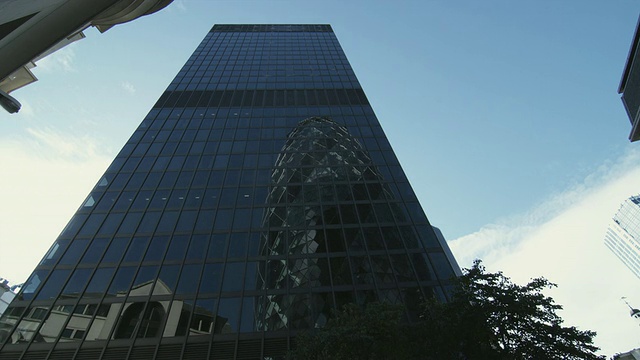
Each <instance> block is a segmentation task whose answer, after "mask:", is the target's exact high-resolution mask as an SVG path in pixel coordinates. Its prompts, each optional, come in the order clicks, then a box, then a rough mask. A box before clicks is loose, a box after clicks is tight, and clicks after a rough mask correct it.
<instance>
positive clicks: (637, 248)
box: [604, 195, 640, 278]
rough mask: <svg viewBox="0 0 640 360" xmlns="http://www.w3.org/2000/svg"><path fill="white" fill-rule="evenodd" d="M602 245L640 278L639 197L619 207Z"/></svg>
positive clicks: (629, 199) (632, 198) (631, 198)
mask: <svg viewBox="0 0 640 360" xmlns="http://www.w3.org/2000/svg"><path fill="white" fill-rule="evenodd" d="M604 244H605V245H606V246H607V247H608V248H609V250H611V251H612V252H613V253H614V254H615V255H616V256H617V257H618V259H620V261H622V262H623V263H624V264H625V265H626V266H627V267H628V268H629V270H631V272H633V273H634V275H635V276H637V277H638V278H640V195H638V196H632V197H630V198H628V199H626V200H625V201H624V202H623V203H622V205H620V209H618V212H617V213H616V214H615V216H614V217H613V221H612V222H611V225H610V226H609V229H607V234H606V235H605V238H604Z"/></svg>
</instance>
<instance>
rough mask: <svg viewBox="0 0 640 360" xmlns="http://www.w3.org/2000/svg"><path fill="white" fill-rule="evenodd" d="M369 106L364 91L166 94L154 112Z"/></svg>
mask: <svg viewBox="0 0 640 360" xmlns="http://www.w3.org/2000/svg"><path fill="white" fill-rule="evenodd" d="M336 105H338V106H339V105H369V101H368V100H367V97H366V96H365V94H364V91H362V89H281V90H204V91H201V90H194V91H165V92H164V93H163V94H162V96H160V99H158V101H157V102H156V104H155V105H154V106H153V107H154V108H160V107H163V108H171V107H173V108H181V107H274V106H336Z"/></svg>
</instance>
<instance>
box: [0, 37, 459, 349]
mask: <svg viewBox="0 0 640 360" xmlns="http://www.w3.org/2000/svg"><path fill="white" fill-rule="evenodd" d="M457 272H459V268H458V267H457V265H456V264H455V260H453V257H452V256H451V253H450V252H449V250H448V248H447V247H446V243H444V240H443V239H442V238H441V237H440V236H437V235H436V230H434V229H433V228H432V227H431V225H430V224H429V222H428V220H427V218H426V216H425V215H424V212H423V211H422V208H421V207H420V204H419V203H418V201H417V199H416V196H415V194H414V192H413V190H412V189H411V186H410V185H409V183H408V182H407V178H406V177H405V175H404V173H403V171H402V168H401V167H400V165H399V163H398V160H397V159H396V157H395V155H394V153H393V150H392V149H391V146H390V145H389V142H388V141H387V138H386V137H385V135H384V133H383V131H382V128H381V126H380V124H379V122H378V120H377V118H376V117H375V115H374V113H373V110H372V108H371V106H370V105H369V102H368V100H367V97H366V96H365V94H364V92H363V90H362V88H361V86H360V84H359V83H358V80H357V79H356V77H355V75H354V72H353V70H352V69H351V66H350V65H349V62H348V61H347V58H346V57H345V54H344V53H343V51H342V49H341V48H340V45H339V43H338V40H337V39H336V36H335V35H334V33H333V31H332V29H331V27H330V26H329V25H216V26H214V27H213V28H212V29H211V31H210V32H209V33H208V34H207V36H206V37H205V39H204V40H203V41H202V43H201V44H200V45H199V46H198V48H197V49H196V51H195V52H194V53H193V55H192V56H191V57H190V58H189V60H188V61H187V63H186V64H185V65H184V67H183V68H182V69H181V70H180V72H179V73H178V75H177V76H176V77H175V79H174V80H173V82H172V83H171V84H170V85H169V87H168V88H167V90H166V91H165V92H164V94H163V95H162V96H161V97H160V99H159V100H158V102H157V103H156V104H155V105H154V106H153V108H152V109H151V111H150V112H149V114H148V115H147V116H146V117H145V119H144V120H143V121H142V123H141V124H140V126H139V127H138V129H137V130H136V131H135V132H134V134H133V135H132V136H131V138H130V139H129V141H128V142H127V143H126V145H125V146H124V148H123V149H122V151H121V152H120V153H119V154H118V156H117V157H116V159H115V160H114V161H113V163H112V164H111V166H110V167H109V168H108V169H107V171H106V172H105V174H104V176H103V177H102V178H101V179H100V180H99V181H98V183H97V184H96V186H95V188H94V189H93V190H92V191H91V193H90V194H89V195H88V196H87V198H86V200H85V201H84V203H83V204H82V205H81V206H80V208H79V209H78V211H77V213H76V214H75V215H74V216H73V218H72V219H71V220H70V222H69V224H68V225H67V227H66V228H65V229H64V230H63V231H62V233H61V234H60V236H59V237H58V239H57V240H56V241H55V243H54V244H53V245H52V247H51V249H50V250H49V252H48V253H47V254H46V255H45V256H44V258H43V259H42V261H41V263H40V264H39V265H38V267H37V268H36V269H35V271H34V272H33V274H32V275H31V277H30V278H29V279H28V281H27V282H26V283H25V285H24V286H23V288H22V290H21V292H20V293H19V294H18V296H17V297H16V300H15V301H14V302H13V303H12V304H11V305H10V307H9V308H8V310H7V311H6V313H5V314H4V315H3V317H2V318H1V319H0V346H2V348H1V349H0V358H2V359H4V360H9V359H15V360H17V359H47V358H48V359H78V360H80V359H105V360H106V359H117V360H122V359H152V358H155V359H233V358H235V359H258V358H270V359H277V358H281V357H282V356H283V355H284V354H285V353H286V351H287V350H288V349H289V348H290V347H291V345H292V340H293V339H294V337H295V334H296V332H297V331H300V330H306V329H312V328H317V327H322V326H323V325H324V324H325V323H326V322H327V320H328V318H329V317H330V316H331V312H332V309H336V308H340V307H341V306H342V305H343V304H346V303H358V304H363V305H364V304H366V303H369V302H374V301H384V302H389V303H393V304H403V305H404V307H405V309H406V317H407V319H408V320H409V321H411V319H413V318H415V316H416V313H417V310H418V304H419V303H420V302H421V301H422V299H424V298H426V297H436V298H437V299H440V300H442V301H446V297H447V290H448V287H449V286H450V278H451V277H452V276H453V275H454V274H456V273H457Z"/></svg>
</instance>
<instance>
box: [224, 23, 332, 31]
mask: <svg viewBox="0 0 640 360" xmlns="http://www.w3.org/2000/svg"><path fill="white" fill-rule="evenodd" d="M211 31H217V32H333V30H332V29H331V25H269V24H260V25H234V24H228V25H214V26H213V27H212V28H211Z"/></svg>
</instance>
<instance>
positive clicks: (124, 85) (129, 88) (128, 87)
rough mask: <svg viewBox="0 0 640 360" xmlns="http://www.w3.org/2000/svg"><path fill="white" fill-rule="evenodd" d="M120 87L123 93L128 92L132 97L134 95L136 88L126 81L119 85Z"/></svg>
mask: <svg viewBox="0 0 640 360" xmlns="http://www.w3.org/2000/svg"><path fill="white" fill-rule="evenodd" d="M120 87H121V88H122V89H124V91H126V92H128V93H129V94H131V95H133V94H135V93H136V88H135V86H133V84H132V83H130V82H128V81H123V82H121V83H120Z"/></svg>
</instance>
